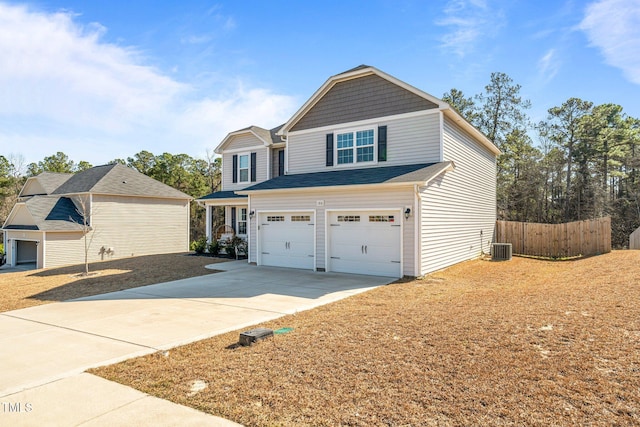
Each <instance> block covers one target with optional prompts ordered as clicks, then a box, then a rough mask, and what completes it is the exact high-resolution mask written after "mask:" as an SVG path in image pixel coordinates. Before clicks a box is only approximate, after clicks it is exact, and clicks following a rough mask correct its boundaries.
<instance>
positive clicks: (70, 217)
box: [4, 196, 83, 231]
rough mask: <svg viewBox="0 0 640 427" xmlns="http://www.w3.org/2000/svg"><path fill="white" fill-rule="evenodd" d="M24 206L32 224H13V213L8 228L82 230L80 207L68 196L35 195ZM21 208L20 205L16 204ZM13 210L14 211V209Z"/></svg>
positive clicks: (8, 220) (6, 227) (6, 225)
mask: <svg viewBox="0 0 640 427" xmlns="http://www.w3.org/2000/svg"><path fill="white" fill-rule="evenodd" d="M22 206H23V207H24V208H25V209H27V211H28V212H29V214H30V215H31V219H32V221H33V223H32V224H12V223H11V222H12V221H11V220H12V215H9V218H7V223H6V224H5V226H4V228H5V229H7V230H40V231H82V227H81V224H82V222H83V220H82V218H83V217H82V215H81V214H80V211H81V210H80V209H79V208H78V207H77V206H76V204H75V203H74V202H73V200H71V199H70V198H68V197H60V196H33V197H31V198H30V199H29V200H27V201H26V202H24V204H22ZM16 208H18V209H19V208H20V206H16ZM12 212H13V211H12Z"/></svg>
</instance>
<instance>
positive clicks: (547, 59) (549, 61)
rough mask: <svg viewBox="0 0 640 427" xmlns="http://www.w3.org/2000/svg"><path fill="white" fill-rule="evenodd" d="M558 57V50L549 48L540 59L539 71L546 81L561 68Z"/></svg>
mask: <svg viewBox="0 0 640 427" xmlns="http://www.w3.org/2000/svg"><path fill="white" fill-rule="evenodd" d="M557 57H558V55H557V54H556V50H555V49H549V50H548V51H547V53H545V54H544V56H542V58H540V60H538V73H539V74H540V76H541V77H542V79H543V80H544V81H545V82H549V81H550V80H552V79H553V78H554V77H555V76H556V74H557V73H558V70H559V69H560V63H559V60H558V58H557Z"/></svg>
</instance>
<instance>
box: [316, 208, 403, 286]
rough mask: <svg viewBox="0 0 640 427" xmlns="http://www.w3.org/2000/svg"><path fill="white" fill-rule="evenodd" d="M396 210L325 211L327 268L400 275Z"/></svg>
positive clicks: (338, 270)
mask: <svg viewBox="0 0 640 427" xmlns="http://www.w3.org/2000/svg"><path fill="white" fill-rule="evenodd" d="M400 223H401V218H400V215H399V211H353V212H331V213H329V227H328V234H329V235H328V239H329V270H330V271H337V272H342V273H357V274H370V275H376V276H391V277H402V272H401V262H400V260H401V256H402V252H401V249H400V240H401V238H400V230H401V226H400Z"/></svg>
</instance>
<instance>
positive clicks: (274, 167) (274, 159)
mask: <svg viewBox="0 0 640 427" xmlns="http://www.w3.org/2000/svg"><path fill="white" fill-rule="evenodd" d="M280 150H284V149H283V148H275V149H273V150H271V176H270V177H269V178H275V177H277V176H279V174H278V165H279V164H278V153H279V152H280Z"/></svg>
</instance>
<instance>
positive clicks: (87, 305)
mask: <svg viewBox="0 0 640 427" xmlns="http://www.w3.org/2000/svg"><path fill="white" fill-rule="evenodd" d="M213 267H214V268H216V269H226V271H224V272H221V273H215V274H211V275H207V276H201V277H194V278H189V279H184V280H178V281H174V282H168V283H161V284H157V285H150V286H144V287H140V288H134V289H129V290H125V291H119V292H113V293H109V294H103V295H98V296H93V297H87V298H81V299H77V300H72V301H67V302H62V303H53V304H48V305H42V306H37V307H30V308H26V309H22V310H15V311H11V312H5V313H0V349H2V350H0V366H1V369H0V426H2V425H62V426H66V425H105V424H109V425H131V424H135V425H138V426H146V425H154V426H155V425H189V422H190V421H189V420H193V423H194V424H193V425H224V423H228V421H226V420H222V419H220V418H217V417H212V416H209V415H206V414H203V413H200V412H198V411H194V410H192V409H189V408H185V407H182V406H179V405H175V404H173V403H170V402H167V401H164V400H161V399H156V398H152V397H150V396H147V395H145V394H143V393H140V392H138V391H135V390H132V389H130V388H128V387H125V386H122V385H119V384H115V383H112V382H109V381H106V380H103V379H101V378H98V377H95V376H93V375H89V374H83V373H82V372H84V371H85V370H86V369H88V368H90V367H96V366H102V365H106V364H111V363H115V362H118V361H121V360H125V359H128V358H132V357H136V356H140V355H144V354H149V353H153V352H156V351H159V350H166V349H169V348H172V347H175V346H177V345H181V344H186V343H189V342H193V341H197V340H200V339H203V338H207V337H211V336H214V335H218V334H221V333H224V332H228V331H231V330H236V329H243V328H246V327H249V326H251V325H255V324H258V323H261V322H264V321H267V320H271V319H275V318H278V317H280V316H283V315H285V314H290V313H294V312H297V311H301V310H306V309H309V308H313V307H316V306H319V305H323V304H327V303H329V302H332V301H336V300H339V299H342V298H345V297H347V296H350V295H353V294H356V293H359V292H363V291H366V290H368V289H371V288H373V287H376V286H380V285H383V284H386V283H389V282H391V281H392V280H393V279H391V278H385V277H373V276H357V275H348V274H336V273H316V272H312V271H304V270H292V269H284V268H273V267H256V266H250V265H248V264H247V263H246V261H235V262H228V263H224V264H215V265H214V266H213ZM172 408H173V409H172ZM27 409H28V411H27ZM65 414H66V415H65ZM127 414H134V416H133V417H131V418H129V416H128V415H127ZM170 414H173V415H175V416H178V417H180V421H179V422H175V419H173V418H172V417H171V415H170ZM183 417H184V418H183ZM221 423H223V424H221Z"/></svg>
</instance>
